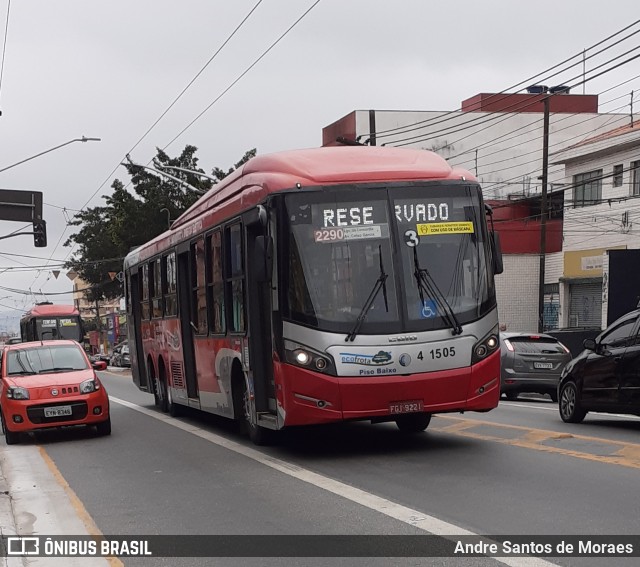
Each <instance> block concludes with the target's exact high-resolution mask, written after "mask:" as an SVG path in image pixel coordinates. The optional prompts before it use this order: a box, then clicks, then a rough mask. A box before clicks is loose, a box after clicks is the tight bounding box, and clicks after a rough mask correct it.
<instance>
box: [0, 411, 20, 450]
mask: <svg viewBox="0 0 640 567" xmlns="http://www.w3.org/2000/svg"><path fill="white" fill-rule="evenodd" d="M0 419H1V420H2V431H3V432H4V440H5V442H6V443H7V445H17V444H18V443H20V433H17V432H16V431H9V429H8V428H7V424H6V422H5V421H4V414H3V413H0Z"/></svg>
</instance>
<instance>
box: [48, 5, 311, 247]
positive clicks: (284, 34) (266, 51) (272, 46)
mask: <svg viewBox="0 0 640 567" xmlns="http://www.w3.org/2000/svg"><path fill="white" fill-rule="evenodd" d="M319 3H320V0H316V1H315V2H314V3H313V4H312V5H311V6H310V7H309V8H308V9H307V10H306V11H305V12H304V13H303V14H302V15H301V16H300V17H299V18H298V19H297V20H296V21H295V22H294V23H293V24H291V26H289V28H287V30H286V31H285V32H284V33H283V34H282V35H280V37H278V39H276V41H274V42H273V43H272V44H271V45H270V46H269V47H268V48H267V49H266V50H265V51H264V52H263V53H262V54H261V55H260V56H259V57H258V58H257V59H256V60H255V61H254V62H253V63H252V64H251V65H249V67H247V68H246V69H245V70H244V71H243V72H242V73H241V74H240V75H239V76H238V77H237V78H236V79H235V80H234V81H233V82H232V83H231V84H230V85H229V86H228V87H227V88H226V89H225V90H224V91H222V93H221V94H220V95H218V96H217V97H216V98H215V99H214V100H213V101H212V102H211V103H210V104H209V105H208V106H207V107H206V108H205V109H204V110H203V111H202V112H200V114H198V115H197V116H196V117H195V118H194V119H193V120H192V121H191V122H190V123H189V124H187V126H185V127H184V128H183V129H182V130H181V131H180V132H179V133H178V134H177V135H176V136H175V137H174V138H173V139H171V140H170V141H169V142H168V143H167V144H166V145H165V146H164V147H163V148H162V149H163V150H164V149H166V148H168V147H169V146H170V145H171V144H172V143H173V142H175V141H176V140H177V139H178V138H179V137H180V136H181V135H182V134H184V132H186V131H187V130H188V129H189V128H190V127H191V126H192V125H193V124H195V122H197V121H198V120H199V119H200V118H201V117H202V116H203V115H204V114H205V113H206V112H207V111H208V110H209V109H210V108H211V107H212V106H213V105H214V104H215V103H216V102H218V100H220V99H221V98H222V97H223V96H224V95H225V94H226V93H227V92H228V91H229V90H230V89H231V88H232V87H233V86H234V85H236V83H238V81H240V79H242V78H243V77H244V76H245V75H246V74H247V73H248V72H249V71H250V70H251V69H252V68H253V67H255V66H256V65H257V63H258V62H260V61H261V60H262V59H263V58H264V57H265V56H266V55H267V54H268V53H269V52H270V51H271V50H272V49H273V48H274V47H275V46H276V45H277V44H278V43H280V41H281V40H282V39H284V37H285V36H286V35H287V34H288V33H289V32H290V31H291V30H292V29H293V28H295V27H296V26H297V25H298V24H299V23H300V22H301V21H302V20H303V19H304V18H305V17H306V16H307V14H308V13H309V12H311V10H312V9H313V8H315V7H316V6H317V5H318V4H319ZM151 161H152V160H149V162H148V163H151ZM119 167H120V164H118V165H117V166H116V167H115V168H114V169H113V171H112V172H111V173H110V174H109V177H108V178H107V179H106V180H105V181H103V182H102V184H101V185H100V187H98V189H97V190H96V191H95V192H94V193H93V194H92V195H91V197H90V198H89V199H88V201H87V202H86V203H85V204H84V205H83V206H82V210H83V209H84V208H85V207H86V206H87V205H88V204H89V202H90V201H91V199H93V197H95V195H96V194H97V193H98V191H100V189H101V188H102V187H103V186H104V185H105V184H106V183H107V181H108V180H109V179H110V178H111V176H112V175H113V174H114V173H115V172H116V171H117V170H118V168H119ZM65 232H66V228H65V231H63V234H62V236H63V235H64V233H65ZM62 236H61V237H60V239H59V240H58V243H57V244H56V248H57V246H58V245H59V244H60V241H61V240H62ZM54 251H55V249H54ZM70 254H71V251H70V252H69V253H68V254H67V258H68V257H69V255H70Z"/></svg>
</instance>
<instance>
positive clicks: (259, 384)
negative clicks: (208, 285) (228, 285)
mask: <svg viewBox="0 0 640 567" xmlns="http://www.w3.org/2000/svg"><path fill="white" fill-rule="evenodd" d="M246 227H247V241H246V242H247V260H248V262H247V302H248V323H249V337H248V338H249V365H250V367H251V374H252V376H253V387H254V394H255V404H256V412H257V413H258V415H259V416H260V415H262V416H263V417H266V416H268V415H269V414H273V415H275V414H276V400H275V387H274V382H273V342H272V331H271V311H272V307H271V281H270V278H268V277H267V278H265V274H264V259H265V254H264V252H265V243H266V242H267V239H268V238H269V237H266V236H264V228H263V227H262V225H261V224H260V223H257V222H254V223H251V224H247V225H246Z"/></svg>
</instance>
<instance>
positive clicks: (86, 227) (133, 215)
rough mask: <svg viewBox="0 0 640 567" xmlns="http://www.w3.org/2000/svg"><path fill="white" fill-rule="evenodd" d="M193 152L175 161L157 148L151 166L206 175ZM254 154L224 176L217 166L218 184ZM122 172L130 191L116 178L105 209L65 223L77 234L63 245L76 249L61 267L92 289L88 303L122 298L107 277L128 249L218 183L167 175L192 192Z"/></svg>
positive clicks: (143, 173)
mask: <svg viewBox="0 0 640 567" xmlns="http://www.w3.org/2000/svg"><path fill="white" fill-rule="evenodd" d="M196 151H197V148H196V147H194V146H189V145H187V146H186V147H185V148H184V150H183V151H182V153H181V154H180V155H179V156H178V157H176V158H170V157H169V156H168V155H167V154H166V153H165V152H164V151H163V150H161V149H159V148H158V149H157V156H156V158H155V161H156V162H157V163H160V164H162V165H166V166H174V167H180V168H183V169H189V170H192V171H198V172H200V173H206V172H205V171H204V170H203V169H201V168H199V167H198V158H197V157H196V156H195V153H196ZM255 155H256V150H255V149H252V150H249V151H248V152H246V153H245V154H244V156H243V157H242V159H241V160H240V161H238V162H237V163H236V164H235V165H234V166H233V167H232V168H230V169H229V170H228V171H224V170H222V169H220V168H218V167H216V168H214V169H213V172H212V175H213V177H215V178H216V179H217V180H218V181H221V180H222V179H224V178H225V177H226V176H227V175H229V174H230V173H232V172H233V171H235V170H236V169H237V168H238V167H240V166H241V165H243V164H244V163H246V162H247V161H249V160H250V159H251V158H252V157H254V156H255ZM125 167H126V168H127V172H128V173H129V175H130V176H131V184H132V185H133V188H132V189H133V192H129V191H128V190H127V188H126V187H125V185H124V184H123V183H122V182H121V181H120V180H118V179H115V180H114V182H113V184H112V185H111V188H112V189H113V193H112V194H111V195H107V196H103V199H104V200H105V205H104V206H98V207H93V208H89V209H86V210H84V211H81V212H79V213H77V214H76V215H75V217H74V219H73V220H72V221H71V222H70V223H69V224H70V226H76V227H79V229H78V231H77V232H76V233H75V234H73V235H72V236H70V237H69V239H68V240H67V241H66V242H65V246H70V245H75V246H76V251H75V254H74V256H73V258H72V259H71V260H69V261H68V262H67V263H66V265H65V267H66V268H68V269H71V270H74V271H75V272H77V273H78V275H79V276H80V277H81V278H82V279H83V280H85V281H87V282H88V283H89V285H90V286H91V288H90V290H87V291H86V292H85V293H86V296H87V299H88V300H89V301H96V300H102V299H113V298H116V297H120V296H122V295H123V288H122V283H120V282H119V281H118V280H117V279H113V280H112V279H111V278H110V277H109V272H120V271H121V270H122V260H123V258H124V256H126V255H127V254H128V253H129V251H130V250H132V249H133V248H135V247H137V246H140V245H141V244H144V243H145V242H148V241H149V240H151V239H153V238H155V237H156V236H158V235H159V234H161V233H163V232H164V231H166V230H167V229H168V228H169V225H170V221H173V220H175V219H177V218H178V217H179V216H180V215H181V214H182V213H183V212H184V211H186V210H187V209H188V208H189V207H190V206H191V205H193V204H194V203H195V202H196V201H197V200H198V198H199V197H200V196H201V193H202V192H205V191H207V190H209V189H210V188H211V187H213V185H215V184H216V183H217V181H212V180H210V179H207V178H204V177H199V176H196V175H194V174H192V173H185V172H180V171H176V170H167V172H168V173H169V174H170V175H172V176H173V177H177V178H179V179H181V180H183V181H185V182H186V183H188V184H189V185H191V186H192V187H194V188H195V189H196V190H197V191H194V190H190V189H189V188H185V186H184V185H182V184H180V183H177V182H175V181H173V180H170V179H167V178H164V177H160V176H158V175H156V174H155V173H153V172H150V171H148V170H146V169H144V168H142V167H139V166H135V165H126V166H125Z"/></svg>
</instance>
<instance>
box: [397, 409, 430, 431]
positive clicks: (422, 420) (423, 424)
mask: <svg viewBox="0 0 640 567" xmlns="http://www.w3.org/2000/svg"><path fill="white" fill-rule="evenodd" d="M429 423H431V414H430V413H413V414H410V415H401V416H399V417H397V418H396V425H397V426H398V429H399V430H400V431H402V432H403V433H421V432H423V431H424V430H425V429H426V428H427V427H429Z"/></svg>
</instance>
